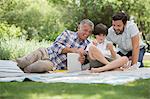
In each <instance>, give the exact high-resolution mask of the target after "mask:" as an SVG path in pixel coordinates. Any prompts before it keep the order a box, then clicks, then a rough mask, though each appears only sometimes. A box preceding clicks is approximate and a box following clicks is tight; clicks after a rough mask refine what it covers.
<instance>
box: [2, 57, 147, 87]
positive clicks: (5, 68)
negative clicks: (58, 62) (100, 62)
mask: <svg viewBox="0 0 150 99" xmlns="http://www.w3.org/2000/svg"><path fill="white" fill-rule="evenodd" d="M148 78H150V68H139V69H137V70H130V71H108V72H102V73H90V72H89V71H81V72H74V73H67V72H61V73H51V74H50V73H43V74H36V73H23V71H22V70H21V69H19V67H17V65H16V63H15V62H13V61H9V60H0V82H11V81H19V82H22V81H24V80H25V79H29V80H31V81H36V82H45V83H55V82H65V83H106V84H113V85H118V84H124V83H128V82H131V81H135V80H137V79H148Z"/></svg>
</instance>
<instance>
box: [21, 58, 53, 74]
mask: <svg viewBox="0 0 150 99" xmlns="http://www.w3.org/2000/svg"><path fill="white" fill-rule="evenodd" d="M52 70H53V63H52V62H50V60H38V61H36V62H34V63H32V64H31V65H29V66H27V67H25V68H24V72H26V73H39V72H48V71H52Z"/></svg>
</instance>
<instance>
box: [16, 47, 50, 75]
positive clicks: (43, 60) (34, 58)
mask: <svg viewBox="0 0 150 99" xmlns="http://www.w3.org/2000/svg"><path fill="white" fill-rule="evenodd" d="M16 61H17V63H18V64H17V65H18V66H19V67H20V68H22V69H24V72H28V73H31V72H47V71H50V70H52V69H53V63H52V62H51V61H50V60H49V56H48V51H47V49H46V48H39V49H37V50H36V51H34V52H32V53H30V54H28V55H27V56H24V57H22V58H18V59H16Z"/></svg>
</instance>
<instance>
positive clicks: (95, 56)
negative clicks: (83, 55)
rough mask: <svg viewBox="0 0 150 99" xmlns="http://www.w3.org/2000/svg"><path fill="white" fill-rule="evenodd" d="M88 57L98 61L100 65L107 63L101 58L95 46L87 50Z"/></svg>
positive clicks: (101, 55)
mask: <svg viewBox="0 0 150 99" xmlns="http://www.w3.org/2000/svg"><path fill="white" fill-rule="evenodd" d="M89 57H90V58H91V59H92V60H98V61H99V62H101V63H102V64H108V63H109V61H108V60H107V59H106V58H105V57H104V56H103V54H102V53H101V52H100V51H99V50H98V49H97V47H96V46H91V47H90V48H89Z"/></svg>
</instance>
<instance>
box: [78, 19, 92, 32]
mask: <svg viewBox="0 0 150 99" xmlns="http://www.w3.org/2000/svg"><path fill="white" fill-rule="evenodd" d="M83 24H88V25H89V26H90V27H91V29H92V31H93V30H94V23H93V22H92V21H91V20H89V19H83V20H82V21H81V22H80V24H79V26H81V25H83Z"/></svg>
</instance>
